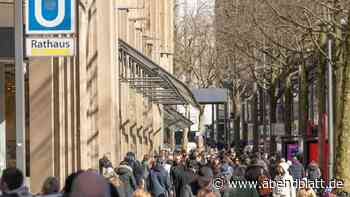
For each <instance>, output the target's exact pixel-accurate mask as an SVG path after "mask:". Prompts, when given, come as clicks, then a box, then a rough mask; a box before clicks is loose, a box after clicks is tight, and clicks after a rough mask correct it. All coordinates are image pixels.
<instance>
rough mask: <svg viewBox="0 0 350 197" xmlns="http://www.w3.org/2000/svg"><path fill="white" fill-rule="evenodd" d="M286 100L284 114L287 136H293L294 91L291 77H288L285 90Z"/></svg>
mask: <svg viewBox="0 0 350 197" xmlns="http://www.w3.org/2000/svg"><path fill="white" fill-rule="evenodd" d="M284 100H285V104H284V105H285V114H284V124H285V129H286V134H287V136H292V120H293V113H292V106H293V93H292V83H291V78H290V77H288V78H287V81H286V88H285V90H284Z"/></svg>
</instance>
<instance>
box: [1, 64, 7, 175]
mask: <svg viewBox="0 0 350 197" xmlns="http://www.w3.org/2000/svg"><path fill="white" fill-rule="evenodd" d="M5 82H6V79H5V65H3V64H0V176H1V174H2V170H3V169H5V168H6V117H5V114H6V113H5V109H6V108H5V98H6V96H5V94H6V89H5Z"/></svg>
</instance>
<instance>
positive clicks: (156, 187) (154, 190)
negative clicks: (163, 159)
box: [147, 164, 171, 197]
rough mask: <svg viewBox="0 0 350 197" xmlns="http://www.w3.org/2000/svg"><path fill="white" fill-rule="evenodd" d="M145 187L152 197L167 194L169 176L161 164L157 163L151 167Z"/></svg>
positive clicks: (168, 191) (168, 190)
mask: <svg viewBox="0 0 350 197" xmlns="http://www.w3.org/2000/svg"><path fill="white" fill-rule="evenodd" d="M147 188H148V189H149V192H150V193H151V194H152V195H153V196H154V197H159V196H168V195H169V193H170V190H171V184H170V177H169V175H168V173H167V172H166V170H165V169H164V167H163V166H162V165H160V164H157V165H156V166H155V167H154V168H152V169H151V171H150V174H149V178H148V186H147Z"/></svg>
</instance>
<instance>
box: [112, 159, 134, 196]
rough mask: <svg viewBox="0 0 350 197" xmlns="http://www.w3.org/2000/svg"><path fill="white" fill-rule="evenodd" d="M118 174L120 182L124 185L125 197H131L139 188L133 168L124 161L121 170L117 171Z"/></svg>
mask: <svg viewBox="0 0 350 197" xmlns="http://www.w3.org/2000/svg"><path fill="white" fill-rule="evenodd" d="M116 173H117V174H118V175H119V178H120V180H121V181H122V183H123V187H124V188H123V191H124V192H125V195H123V196H125V197H131V196H132V194H133V193H134V191H135V190H136V188H137V184H136V180H135V177H134V173H133V170H132V168H131V167H130V166H129V165H128V163H127V162H126V161H123V162H122V163H121V164H120V166H119V168H118V169H116Z"/></svg>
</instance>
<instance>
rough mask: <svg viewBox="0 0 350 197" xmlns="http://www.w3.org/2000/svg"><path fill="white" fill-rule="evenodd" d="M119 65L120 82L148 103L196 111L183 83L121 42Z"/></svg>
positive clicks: (194, 104) (196, 104)
mask: <svg viewBox="0 0 350 197" xmlns="http://www.w3.org/2000/svg"><path fill="white" fill-rule="evenodd" d="M119 64H120V66H119V69H120V70H119V73H120V80H121V81H122V82H127V83H129V86H130V88H134V89H136V91H137V92H139V93H141V94H143V95H144V96H145V97H147V98H148V99H150V101H151V102H153V103H156V104H163V105H192V106H193V107H196V108H199V104H198V102H197V101H196V99H195V97H194V96H193V94H192V92H191V90H190V89H189V88H188V87H187V86H186V85H185V84H184V83H182V82H181V81H179V80H178V79H176V78H175V77H174V76H173V75H172V74H170V73H169V72H167V71H166V70H165V69H163V68H162V67H160V66H159V65H157V64H156V63H154V62H153V61H152V60H150V59H149V58H148V57H146V56H145V55H143V54H142V53H140V52H139V51H137V50H136V49H134V48H133V47H132V46H130V45H129V44H127V43H126V42H124V41H123V40H121V39H119Z"/></svg>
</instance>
